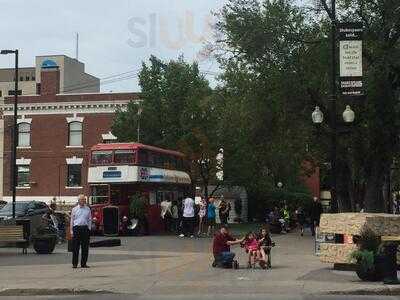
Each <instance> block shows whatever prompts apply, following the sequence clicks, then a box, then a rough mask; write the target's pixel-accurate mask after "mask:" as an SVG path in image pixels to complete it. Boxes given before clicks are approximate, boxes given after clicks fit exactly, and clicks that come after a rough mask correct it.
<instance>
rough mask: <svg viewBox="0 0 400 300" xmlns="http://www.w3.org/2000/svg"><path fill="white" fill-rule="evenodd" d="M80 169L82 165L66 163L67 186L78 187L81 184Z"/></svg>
mask: <svg viewBox="0 0 400 300" xmlns="http://www.w3.org/2000/svg"><path fill="white" fill-rule="evenodd" d="M81 169H82V165H77V164H73V165H68V178H67V186H68V187H78V186H81V179H82V176H81Z"/></svg>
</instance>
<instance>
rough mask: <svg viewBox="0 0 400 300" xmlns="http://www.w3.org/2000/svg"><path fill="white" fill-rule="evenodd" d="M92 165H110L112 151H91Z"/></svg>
mask: <svg viewBox="0 0 400 300" xmlns="http://www.w3.org/2000/svg"><path fill="white" fill-rule="evenodd" d="M91 161H92V164H93V165H107V164H111V163H112V151H93V152H92V160H91Z"/></svg>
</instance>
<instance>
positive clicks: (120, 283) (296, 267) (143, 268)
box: [0, 233, 388, 295]
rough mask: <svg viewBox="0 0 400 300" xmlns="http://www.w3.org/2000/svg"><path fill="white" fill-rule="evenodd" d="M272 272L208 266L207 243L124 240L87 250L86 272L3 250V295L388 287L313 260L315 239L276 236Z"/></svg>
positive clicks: (51, 258)
mask: <svg viewBox="0 0 400 300" xmlns="http://www.w3.org/2000/svg"><path fill="white" fill-rule="evenodd" d="M273 239H274V241H275V242H276V244H277V246H276V247H275V248H274V249H273V252H272V264H273V269H272V270H261V269H246V268H245V267H244V266H245V265H246V256H245V253H244V251H243V249H241V248H240V247H234V248H233V251H235V252H236V253H238V258H239V262H240V264H241V269H239V270H223V269H214V268H212V267H211V266H210V263H211V253H210V245H211V240H210V239H207V238H201V239H180V238H178V237H173V236H161V237H129V238H122V246H121V247H115V248H94V249H91V253H90V257H89V264H90V266H91V268H90V269H79V268H78V269H75V270H74V269H72V268H71V264H70V259H71V257H70V254H69V253H68V252H67V251H66V250H65V249H62V248H58V249H57V250H56V252H55V253H54V254H52V255H37V254H35V253H33V251H32V250H31V251H30V253H29V254H28V255H22V254H20V252H19V250H16V249H0V270H1V271H0V290H10V289H11V290H12V289H35V290H36V291H38V290H41V289H70V290H72V289H75V290H90V291H108V292H116V293H129V294H138V295H206V294H209V295H218V294H221V295H222V294H270V295H305V294H318V293H327V292H330V291H351V290H373V289H382V288H388V287H384V286H383V285H382V284H381V283H369V284H365V283H362V282H360V281H359V280H358V278H357V277H356V275H355V274H354V273H353V272H338V271H333V270H331V266H330V265H326V264H322V263H320V262H319V260H318V258H317V257H315V256H314V255H313V249H314V248H313V247H314V245H313V240H312V238H311V237H309V236H305V237H300V236H299V235H298V234H296V233H292V234H288V235H279V236H278V235H277V236H274V237H273Z"/></svg>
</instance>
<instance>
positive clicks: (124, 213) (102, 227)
mask: <svg viewBox="0 0 400 300" xmlns="http://www.w3.org/2000/svg"><path fill="white" fill-rule="evenodd" d="M88 184H89V185H90V197H89V201H90V207H91V209H92V217H93V226H94V229H95V231H97V232H101V233H104V234H109V235H114V234H118V233H121V232H124V231H125V230H126V229H127V224H128V223H129V221H130V220H129V204H130V201H133V200H132V198H133V199H135V196H137V195H138V194H140V195H141V196H144V197H145V198H146V201H147V207H148V211H147V222H148V227H149V231H150V233H155V232H159V231H161V230H162V229H163V226H162V222H161V217H160V211H161V210H160V203H161V201H163V199H165V198H166V197H168V198H169V199H171V200H172V201H173V200H178V199H180V198H182V197H183V196H184V195H185V194H186V193H190V191H191V179H190V176H189V174H188V172H187V162H186V160H185V156H184V155H183V154H182V153H180V152H177V151H171V150H166V149H161V148H157V147H153V146H149V145H143V144H139V143H112V144H97V145H95V146H93V147H92V149H91V154H90V165H89V171H88Z"/></svg>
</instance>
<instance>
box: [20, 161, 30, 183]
mask: <svg viewBox="0 0 400 300" xmlns="http://www.w3.org/2000/svg"><path fill="white" fill-rule="evenodd" d="M17 170H18V173H17V186H18V187H29V185H30V184H29V178H30V176H31V168H30V166H29V165H18V166H17Z"/></svg>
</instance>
